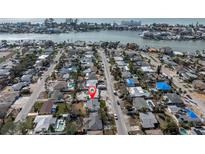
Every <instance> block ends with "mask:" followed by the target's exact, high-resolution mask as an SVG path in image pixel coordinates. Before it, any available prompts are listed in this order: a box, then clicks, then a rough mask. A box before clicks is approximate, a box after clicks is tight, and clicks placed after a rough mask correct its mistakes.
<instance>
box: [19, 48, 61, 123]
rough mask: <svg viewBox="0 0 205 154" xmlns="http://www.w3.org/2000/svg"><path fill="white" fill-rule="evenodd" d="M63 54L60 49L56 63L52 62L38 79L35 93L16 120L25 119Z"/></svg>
mask: <svg viewBox="0 0 205 154" xmlns="http://www.w3.org/2000/svg"><path fill="white" fill-rule="evenodd" d="M60 56H61V51H59V52H58V53H57V55H56V57H55V59H54V63H53V64H51V66H50V67H49V68H48V70H47V71H46V72H45V73H44V74H43V75H42V77H41V80H38V82H37V85H36V88H35V89H34V91H33V93H32V94H31V96H30V98H29V100H28V102H27V103H26V104H25V105H24V106H23V108H22V110H21V111H20V112H19V114H18V115H17V117H16V119H15V122H18V121H22V120H24V119H25V118H26V117H27V115H28V113H29V112H30V111H31V109H32V107H33V105H34V104H35V102H36V100H37V99H38V97H39V95H40V93H41V92H42V91H43V89H44V85H45V81H46V78H47V77H48V76H49V75H51V73H52V72H53V71H54V68H55V66H56V65H57V63H55V61H59V58H60Z"/></svg>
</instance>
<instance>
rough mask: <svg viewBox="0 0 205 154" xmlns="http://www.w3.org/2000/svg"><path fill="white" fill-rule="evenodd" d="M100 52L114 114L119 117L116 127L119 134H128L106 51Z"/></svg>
mask: <svg viewBox="0 0 205 154" xmlns="http://www.w3.org/2000/svg"><path fill="white" fill-rule="evenodd" d="M99 53H100V55H101V57H102V62H103V64H104V72H105V77H106V81H107V91H108V95H109V98H110V99H111V101H112V102H111V107H112V110H113V112H114V114H116V115H117V117H118V120H115V123H116V127H117V133H118V135H128V131H127V128H126V125H125V121H124V118H123V113H122V110H121V108H120V106H119V105H117V101H116V100H117V99H116V98H115V95H114V93H113V84H112V80H111V73H110V68H109V65H108V62H107V59H106V56H105V53H104V52H103V51H102V50H101V51H100V52H99Z"/></svg>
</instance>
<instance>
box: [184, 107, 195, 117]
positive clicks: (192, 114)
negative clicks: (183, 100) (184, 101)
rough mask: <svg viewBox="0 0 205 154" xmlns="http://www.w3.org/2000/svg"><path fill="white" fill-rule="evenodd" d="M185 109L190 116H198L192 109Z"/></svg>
mask: <svg viewBox="0 0 205 154" xmlns="http://www.w3.org/2000/svg"><path fill="white" fill-rule="evenodd" d="M184 110H185V112H186V113H187V115H188V116H189V117H190V118H192V119H196V118H198V117H197V115H196V114H195V113H194V112H193V111H192V110H191V109H184Z"/></svg>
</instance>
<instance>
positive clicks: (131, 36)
mask: <svg viewBox="0 0 205 154" xmlns="http://www.w3.org/2000/svg"><path fill="white" fill-rule="evenodd" d="M0 40H10V41H15V40H52V41H54V42H62V41H68V40H69V41H70V42H74V41H77V40H81V41H87V42H88V41H91V42H95V41H120V42H121V43H128V42H134V43H137V44H138V45H140V47H145V46H149V47H155V48H161V47H171V48H172V49H173V50H177V51H182V52H194V51H196V50H205V41H200V40H198V41H174V40H170V41H167V40H160V41H157V40H145V39H143V38H141V37H140V36H139V33H137V32H133V31H99V32H78V33H75V32H71V33H62V34H3V33H0Z"/></svg>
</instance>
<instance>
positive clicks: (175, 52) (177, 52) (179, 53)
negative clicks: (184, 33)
mask: <svg viewBox="0 0 205 154" xmlns="http://www.w3.org/2000/svg"><path fill="white" fill-rule="evenodd" d="M173 53H174V54H175V55H180V56H183V55H184V54H183V52H179V51H173Z"/></svg>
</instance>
